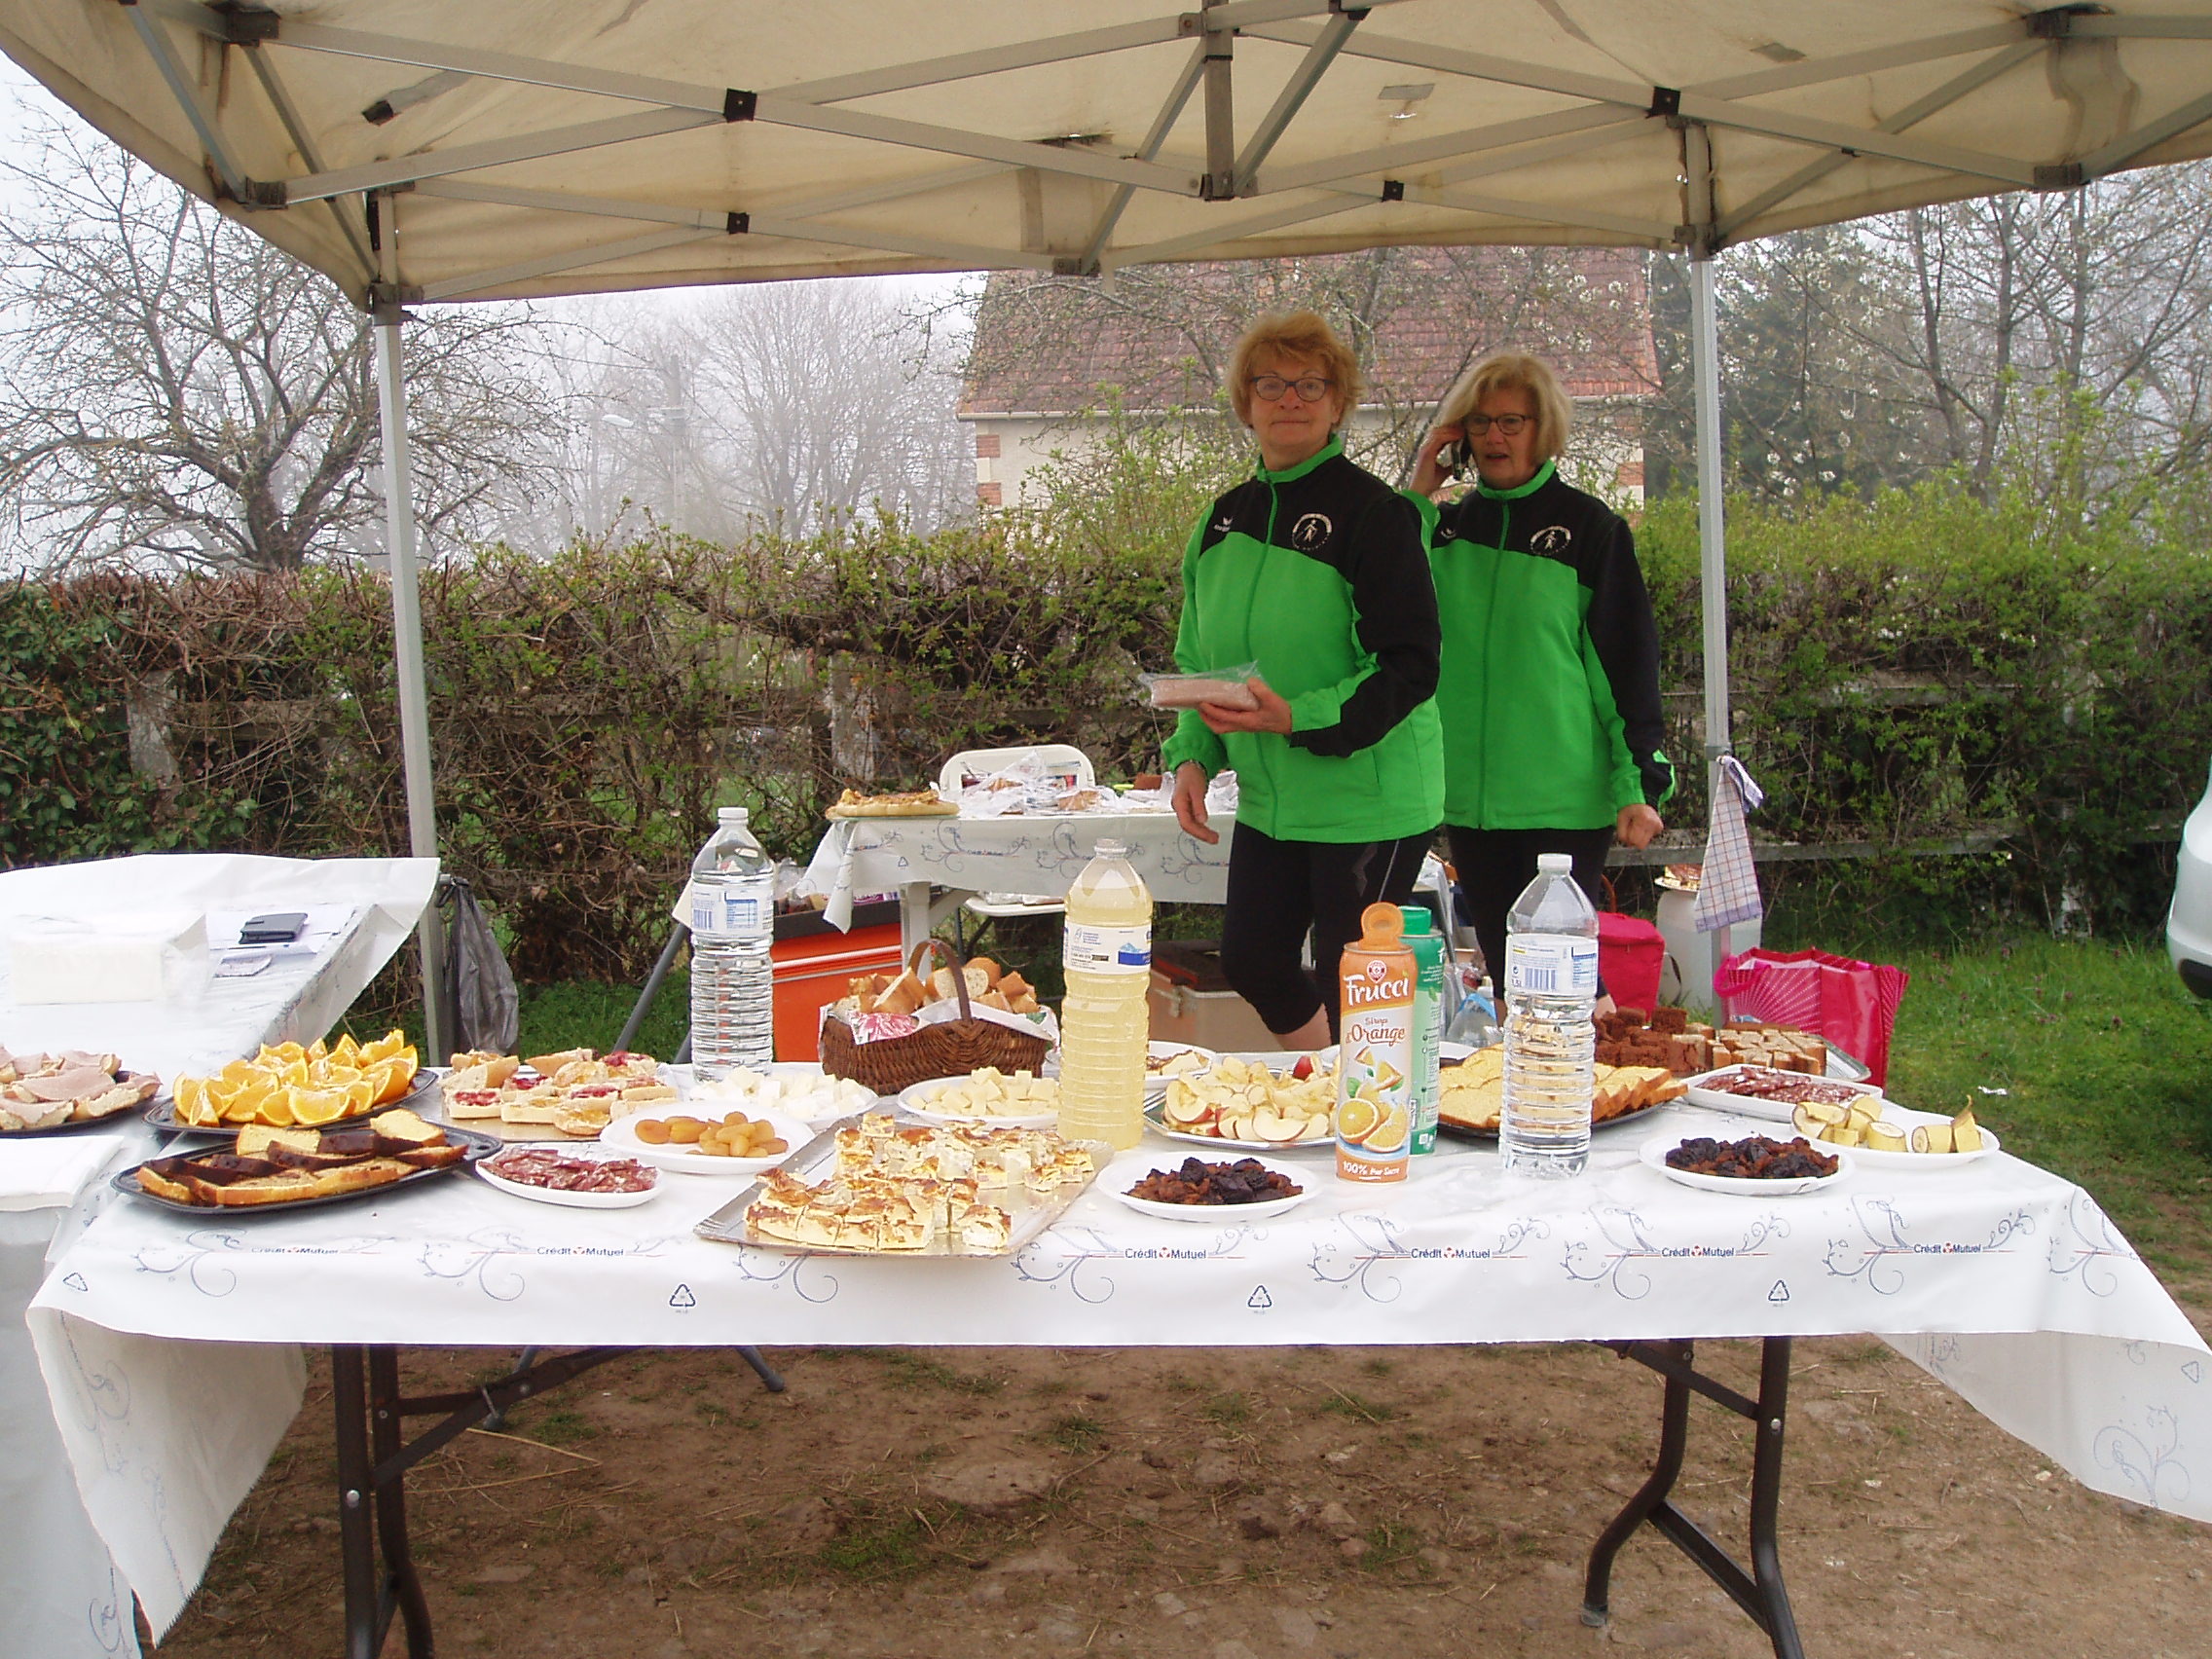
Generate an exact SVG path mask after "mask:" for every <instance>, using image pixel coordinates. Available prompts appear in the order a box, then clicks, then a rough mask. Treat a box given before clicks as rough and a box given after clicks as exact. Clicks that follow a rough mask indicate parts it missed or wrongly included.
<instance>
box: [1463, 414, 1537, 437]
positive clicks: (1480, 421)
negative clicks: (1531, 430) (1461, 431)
mask: <svg viewBox="0 0 2212 1659" xmlns="http://www.w3.org/2000/svg"><path fill="white" fill-rule="evenodd" d="M1459 424H1460V425H1462V426H1464V427H1466V428H1467V430H1468V431H1470V432H1472V433H1473V434H1474V435H1475V436H1476V437H1478V438H1479V437H1481V436H1482V435H1483V434H1484V433H1485V432H1487V431H1489V430H1490V429H1491V428H1492V427H1493V426H1495V427H1496V428H1497V429H1498V430H1499V431H1501V432H1503V433H1504V434H1505V435H1506V436H1507V437H1509V438H1517V437H1519V436H1520V435H1521V432H1522V429H1523V428H1524V427H1526V426H1527V425H1528V424H1529V417H1528V416H1526V415H1470V416H1468V417H1467V418H1466V419H1465V420H1464V421H1462V422H1460V423H1459Z"/></svg>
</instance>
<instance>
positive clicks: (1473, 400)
mask: <svg viewBox="0 0 2212 1659" xmlns="http://www.w3.org/2000/svg"><path fill="white" fill-rule="evenodd" d="M1572 419H1573V406H1572V405H1571V404H1569V403H1568V401H1567V393H1566V392H1565V391H1563V390H1562V389H1561V388H1560V385H1559V382H1558V380H1557V379H1555V378H1554V377H1553V375H1552V372H1551V370H1550V369H1549V368H1547V367H1546V366H1545V365H1544V364H1543V363H1542V362H1541V361H1540V360H1539V359H1537V358H1535V357H1530V356H1525V355H1522V354H1520V353H1518V352H1501V353H1499V354H1497V355H1494V356H1492V357H1488V358H1485V359H1484V360H1483V361H1482V362H1479V363H1477V364H1476V365H1475V366H1474V367H1473V368H1471V369H1469V370H1468V371H1467V372H1466V374H1464V375H1462V376H1461V377H1460V378H1459V382H1458V384H1457V385H1456V386H1455V387H1453V388H1452V389H1451V390H1450V391H1449V392H1447V393H1446V394H1445V398H1444V402H1443V404H1442V406H1441V407H1440V408H1439V410H1438V415H1437V424H1436V425H1435V426H1434V427H1433V428H1431V430H1430V431H1429V434H1428V436H1427V437H1426V438H1424V439H1423V440H1422V441H1421V447H1420V454H1419V461H1418V462H1417V464H1416V467H1415V472H1414V479H1413V490H1414V493H1415V495H1416V496H1417V498H1419V501H1420V503H1421V505H1422V507H1423V508H1424V510H1425V511H1426V512H1427V513H1428V514H1429V515H1431V516H1432V518H1433V523H1432V526H1431V530H1430V535H1429V568H1430V570H1431V571H1433V572H1434V574H1435V577H1436V595H1437V608H1438V611H1439V614H1440V617H1441V621H1442V626H1443V645H1444V649H1443V667H1442V672H1441V675H1440V678H1439V680H1438V683H1437V693H1436V701H1437V706H1438V708H1439V709H1440V710H1441V712H1442V714H1443V717H1444V823H1445V833H1446V834H1447V835H1448V836H1449V837H1450V840H1451V844H1452V862H1453V864H1454V865H1455V866H1456V867H1457V870H1458V876H1459V885H1460V886H1461V887H1462V888H1463V889H1464V890H1465V892H1466V895H1467V903H1468V904H1469V905H1470V907H1471V908H1472V909H1473V911H1474V921H1475V935H1476V938H1477V939H1478V940H1481V943H1482V949H1483V960H1484V962H1485V963H1486V964H1487V965H1488V967H1489V969H1490V972H1491V977H1492V979H1493V982H1495V981H1496V979H1497V977H1498V975H1499V974H1500V972H1501V971H1502V966H1503V964H1504V961H1505V914H1506V911H1507V910H1508V909H1509V908H1510V907H1511V906H1512V903H1513V901H1514V900H1515V899H1516V898H1517V897H1519V895H1520V892H1521V890H1522V888H1524V887H1526V886H1527V885H1528V884H1529V882H1530V880H1531V879H1533V877H1534V876H1535V873H1536V855H1537V854H1538V853H1566V854H1568V855H1569V856H1570V857H1572V859H1573V860H1574V879H1575V881H1576V883H1577V884H1578V885H1580V887H1581V888H1582V890H1583V892H1584V893H1586V894H1588V895H1589V897H1590V902H1591V903H1592V904H1593V905H1595V906H1597V907H1598V908H1600V909H1603V908H1604V900H1603V899H1602V898H1601V896H1600V891H1599V890H1600V884H1601V882H1602V881H1603V878H1604V867H1605V850H1606V848H1607V847H1609V846H1610V845H1612V843H1613V842H1615V841H1618V842H1619V843H1620V844H1621V845H1623V846H1626V847H1642V846H1648V845H1649V844H1650V842H1651V838H1652V837H1653V836H1654V835H1656V834H1658V833H1659V831H1660V830H1663V829H1665V828H1666V826H1665V824H1664V823H1663V822H1662V821H1661V819H1660V817H1659V813H1658V808H1659V806H1660V805H1662V804H1663V803H1664V802H1665V801H1666V799H1667V797H1668V796H1669V795H1671V794H1672V793H1674V789H1675V768H1674V764H1673V762H1672V761H1670V760H1669V759H1668V758H1667V756H1666V755H1665V753H1664V752H1663V751H1662V750H1661V748H1660V744H1661V743H1662V742H1663V741H1664V739H1665V723H1664V721H1663V719H1662V718H1661V714H1660V704H1659V630H1658V627H1657V624H1656V623H1655V622H1654V621H1653V620H1652V615H1651V601H1650V598H1649V596H1648V595H1647V594H1646V593H1645V591H1644V587H1643V572H1642V571H1641V570H1640V569H1639V568H1638V566H1637V562H1636V542H1635V538H1634V537H1633V536H1632V535H1630V533H1629V528H1628V526H1627V524H1626V523H1624V522H1623V521H1622V519H1621V518H1620V515H1619V514H1617V513H1615V512H1613V511H1612V509H1610V508H1609V507H1607V506H1606V505H1605V504H1604V502H1603V501H1601V500H1599V499H1598V498H1596V497H1595V496H1590V495H1586V494H1584V493H1583V492H1582V491H1580V490H1577V489H1575V488H1574V487H1573V486H1571V485H1569V484H1567V483H1566V482H1565V481H1564V480H1562V479H1561V477H1560V476H1559V471H1558V465H1557V462H1558V458H1559V455H1560V452H1561V451H1562V450H1563V449H1565V448H1566V446H1567V427H1568V425H1569V424H1570V423H1571V421H1572ZM1470 464H1471V465H1472V467H1473V469H1474V473H1475V484H1474V488H1473V489H1471V490H1469V491H1468V492H1467V493H1466V494H1465V495H1464V496H1462V497H1460V498H1459V499H1458V500H1456V501H1454V502H1452V503H1451V504H1450V505H1448V506H1446V507H1444V508H1443V509H1442V510H1441V511H1439V510H1438V509H1437V508H1436V507H1435V506H1433V505H1432V504H1430V501H1429V498H1431V497H1433V496H1434V495H1435V494H1436V493H1437V492H1438V491H1439V490H1441V489H1442V488H1443V487H1444V485H1445V483H1446V481H1447V480H1448V479H1449V478H1450V477H1451V475H1452V473H1453V472H1454V471H1456V470H1458V469H1460V468H1462V467H1465V466H1468V465H1470ZM1498 988H1499V989H1500V990H1502V989H1503V986H1502V985H1500V986H1499V987H1498ZM1646 1012H1648V1011H1646Z"/></svg>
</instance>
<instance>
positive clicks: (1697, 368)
mask: <svg viewBox="0 0 2212 1659" xmlns="http://www.w3.org/2000/svg"><path fill="white" fill-rule="evenodd" d="M1718 334H1719V327H1718V319H1717V316H1716V314H1715V307H1714V297H1713V255H1712V254H1710V253H1702V254H1693V255H1692V256H1691V259H1690V377H1691V382H1692V386H1693V389H1694V390H1695V393H1696V400H1697V532H1698V579H1699V585H1700V593H1701V596H1702V598H1703V601H1704V611H1705V757H1706V763H1707V767H1708V769H1709V770H1710V769H1711V768H1712V766H1713V765H1714V763H1716V762H1717V761H1718V760H1719V758H1720V756H1723V755H1725V754H1727V753H1728V751H1729V748H1730V743H1729V730H1728V551H1727V540H1726V536H1725V534H1724V531H1723V527H1722V498H1721V492H1722V490H1723V489H1724V488H1725V486H1724V485H1723V484H1722V482H1721V466H1720V461H1721V435H1720V342H1719V339H1718Z"/></svg>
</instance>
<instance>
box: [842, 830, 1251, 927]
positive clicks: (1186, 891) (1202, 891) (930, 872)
mask: <svg viewBox="0 0 2212 1659" xmlns="http://www.w3.org/2000/svg"><path fill="white" fill-rule="evenodd" d="M1213 828H1214V829H1215V830H1216V831H1218V832H1219V833H1220V835H1221V840H1220V841H1219V842H1218V843H1217V844H1216V845H1213V846H1210V847H1209V846H1207V845H1206V844H1205V843H1204V842H1202V841H1198V840H1195V839H1193V838H1192V837H1191V836H1189V835H1186V834H1184V833H1183V829H1182V826H1181V825H1179V824H1177V823H1176V822H1175V817H1174V815H1173V814H1172V813H1165V812H1151V813H1145V812H1086V813H1079V814H1076V815H1074V816H1072V817H1066V818H1043V817H1040V818H1030V817H1009V818H852V819H847V820H846V821H844V822H843V823H841V824H832V825H831V826H830V832H829V833H828V834H827V835H825V836H823V838H822V843H821V845H820V846H819V847H817V848H816V849H815V854H814V859H813V862H812V863H811V864H809V865H808V866H807V870H806V875H805V877H804V879H803V880H802V881H801V882H800V883H799V888H798V891H799V892H801V893H819V894H822V895H824V896H826V897H827V898H828V900H829V904H828V907H827V909H826V912H825V913H826V914H827V915H828V916H829V918H830V921H832V922H833V923H835V924H836V925H837V926H838V927H846V926H849V925H850V923H851V921H852V908H853V896H854V895H855V894H866V893H889V892H892V891H894V890H901V889H905V888H910V887H914V886H918V885H919V886H936V887H945V888H951V889H953V890H954V891H956V892H966V893H1029V894H1049V895H1054V896H1057V895H1059V894H1063V893H1065V892H1066V891H1067V890H1068V888H1069V887H1070V886H1072V885H1073V884H1074V882H1075V878H1076V877H1077V876H1079V875H1081V874H1082V873H1083V866H1085V865H1087V864H1088V863H1089V862H1090V855H1091V852H1092V849H1094V848H1095V847H1096V846H1097V845H1098V843H1099V842H1100V841H1110V840H1111V841H1120V842H1122V843H1123V844H1124V845H1125V846H1126V847H1127V848H1128V849H1129V863H1130V864H1132V865H1134V866H1136V872H1137V874H1139V875H1140V876H1142V877H1144V884H1145V885H1146V886H1147V887H1149V888H1150V889H1151V890H1152V896H1153V898H1154V900H1156V901H1158V902H1160V903H1178V904H1219V903H1222V901H1223V900H1225V899H1226V898H1228V896H1229V844H1230V839H1231V834H1232V831H1233V830H1235V822H1234V820H1233V817H1232V815H1231V814H1229V813H1226V812H1217V813H1215V814H1214V815H1213Z"/></svg>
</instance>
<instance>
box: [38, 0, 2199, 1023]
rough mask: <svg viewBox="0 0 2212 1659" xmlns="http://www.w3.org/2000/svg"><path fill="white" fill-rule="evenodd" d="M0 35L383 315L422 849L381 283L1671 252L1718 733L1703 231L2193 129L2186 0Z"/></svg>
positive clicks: (633, 3)
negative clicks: (1599, 249)
mask: <svg viewBox="0 0 2212 1659" xmlns="http://www.w3.org/2000/svg"><path fill="white" fill-rule="evenodd" d="M924 36H926V37H927V38H926V39H925V38H923V37H924ZM0 49H4V50H5V51H6V52H7V53H8V54H9V55H10V56H12V57H13V58H15V59H16V61H17V62H18V63H20V64H21V65H22V66H23V67H24V68H26V69H27V70H29V71H30V72H31V73H32V74H33V75H35V76H36V77H38V79H39V80H41V81H42V82H44V83H45V84H46V86H47V87H48V88H50V89H51V90H52V91H53V92H55V94H56V95H58V96H59V97H60V98H62V99H63V100H64V101H66V102H67V103H69V104H70V105H71V106H72V107H74V108H75V109H76V110H77V111H79V112H80V113H81V114H82V115H84V116H85V117H86V119H87V120H89V121H91V122H92V124H93V125H95V126H96V127H98V128H100V129H102V130H103V131H105V132H106V133H108V134H109V135H110V136H111V137H113V138H114V139H115V140H116V141H117V142H119V143H121V144H123V145H124V146H125V147H127V148H129V150H131V151H133V152H135V153H136V154H137V155H139V156H141V157H143V158H144V159H145V160H147V161H148V162H150V163H152V164H153V165H154V166H157V167H159V168H161V169H162V170H163V171H164V172H166V173H167V174H168V175H169V176H170V177H172V178H174V179H176V180H177V181H178V182H179V183H181V184H183V185H185V186H186V187H187V188H189V189H191V190H193V191H196V192H198V193H199V194H201V195H203V196H204V197H206V198H207V199H208V200H210V201H213V202H215V203H218V204H219V205H220V206H221V207H222V208H223V210H224V211H225V212H228V213H231V214H232V215H234V216H236V217H238V218H240V220H242V221H243V222H244V223H246V224H248V225H250V226H251V227H252V228H253V229H254V230H255V231H257V232H259V233H260V234H261V235H263V236H265V237H267V238H268V239H269V240H271V241H273V242H275V243H276V244H277V245H279V246H281V247H283V248H285V249H286V250H288V251H289V252H291V253H292V254H294V255H296V256H297V257H298V258H300V259H302V260H304V261H306V262H307V263H308V264H310V265H313V267H314V268H316V269H317V270H319V271H322V272H323V273H325V274H326V275H328V276H330V277H331V278H332V279H333V280H334V281H336V282H337V283H339V284H340V285H341V286H342V287H343V288H344V289H345V290H346V292H347V293H348V294H350V295H351V296H352V297H353V298H354V299H355V300H356V301H358V302H360V303H361V304H362V305H363V306H365V307H367V308H369V309H370V310H371V311H372V312H373V313H374V314H375V316H376V318H377V320H378V321H379V323H380V324H382V325H383V326H382V327H381V328H380V331H379V335H378V343H379V363H380V371H381V372H380V377H379V385H380V387H381V389H382V391H383V394H384V397H385V437H386V454H387V459H388V463H389V464H388V467H387V481H388V487H389V488H388V495H389V511H390V543H391V549H392V595H393V600H392V603H393V610H394V615H395V621H396V625H397V630H398V654H399V678H400V707H401V718H402V729H403V735H404V740H405V746H406V756H407V784H408V795H409V814H410V826H411V833H412V837H413V841H414V846H413V851H414V852H415V853H417V854H418V855H423V856H429V855H433V854H434V853H435V851H436V827H435V823H434V819H433V816H432V811H431V798H430V767H429V753H428V726H427V718H426V713H425V708H424V691H423V682H422V641H421V625H420V619H419V615H418V612H417V608H416V598H415V564H414V535H413V522H412V514H411V511H410V507H409V496H408V484H407V479H408V471H407V445H406V422H405V391H404V387H403V385H402V381H401V375H400V358H399V352H398V350H397V345H396V331H397V328H398V325H399V323H400V321H401V318H402V313H401V309H400V308H402V307H403V306H407V305H419V304H425V303H431V302H440V301H465V300H488V299H502V298H512V297H518V296H536V295H557V294H571V293H585V292H603V291H618V290H627V289H635V288H647V287H658V286H666V285H674V284H687V283H704V282H732V281H759V280H769V279H775V278H784V277H796V276H839V275H859V274H869V273H896V272H932V271H964V270H977V269H1030V270H1037V271H1052V272H1061V273H1067V274H1074V275H1089V274H1095V273H1109V272H1112V271H1113V270H1115V269H1116V268H1117V267H1120V266H1124V265H1135V264H1143V263H1148V262H1153V261H1162V260H1198V259H1244V258H1265V257H1272V256H1277V255H1285V254H1300V253H1316V252H1335V251H1342V250H1345V249H1350V248H1358V247H1365V246H1372V245H1378V244H1427V243H1471V242H1504V243H1531V242H1584V243H1607V244H1624V245H1635V246H1641V247H1651V248H1677V249H1683V250H1686V251H1688V252H1689V253H1690V254H1691V256H1692V258H1693V272H1694V274H1695V281H1694V295H1695V305H1694V310H1693V336H1694V340H1693V344H1694V352H1693V356H1694V373H1695V378H1696V383H1697V399H1696V408H1697V426H1698V453H1699V483H1700V489H1701V500H1702V504H1703V508H1702V510H1703V523H1702V537H1703V542H1704V579H1705V593H1706V596H1707V597H1706V607H1705V645H1706V677H1705V680H1706V691H1705V695H1706V730H1707V734H1708V748H1709V751H1711V752H1712V753H1714V754H1717V753H1718V752H1720V751H1721V750H1723V749H1724V748H1725V747H1726V744H1727V736H1728V730H1729V722H1728V690H1727V666H1726V637H1725V626H1724V624H1725V607H1724V606H1723V605H1722V604H1721V603H1720V602H1719V595H1720V593H1721V581H1722V574H1723V564H1722V557H1721V526H1720V479H1719V443H1718V432H1719V393H1718V379H1717V370H1716V363H1717V354H1716V351H1715V349H1714V304H1713V283H1712V267H1711V264H1710V261H1711V258H1712V256H1713V254H1714V251H1716V250H1717V249H1718V248H1720V247H1721V246H1723V245H1725V244H1726V243H1728V242H1730V241H1735V240H1744V239H1747V238H1751V237H1758V236H1762V235H1767V234H1770V233H1773V232H1777V231H1783V230H1788V229H1793V228H1797V227H1802V226H1807V225H1816V224H1825V223H1830V222H1834V221H1837V220H1844V219H1851V218H1856V217H1859V216H1862V215H1864V214H1869V213H1876V212H1882V211H1886V210H1890V209H1895V208H1899V207H1906V206H1912V205H1916V204H1922V203H1936V202H1942V201H1949V200H1955V199H1958V198H1961V197H1967V196H1973V195H1979V194H1985V193H1989V192H1994V191H2003V190H2016V189H2036V190H2056V189H2067V188H2072V187H2074V186H2077V185H2080V184H2083V183H2084V182H2086V181H2088V180H2091V179H2095V178H2098V177H2100V176H2103V175H2104V174H2107V173H2111V172H2114V171H2117V170H2120V169H2122V168H2126V167H2135V166H2149V165H2152V164H2155V163H2161V162H2172V161H2181V160H2187V159H2192V158H2195V157H2199V156H2202V155H2205V154H2206V153H2208V151H2212V0H2115V3H2113V4H2110V5H2075V6H2062V7H2056V8H2052V9H2047V10H2031V9H2029V8H2027V7H2025V6H2021V5H2014V4H2005V3H2000V0H1858V3H1855V4H1852V5H1848V6H1844V5H1826V4H1805V3H1802V0H1798V3H1791V0H1370V3H1368V4H1366V5H1363V6H1359V7H1352V6H1348V5H1346V4H1345V3H1344V0H1198V3H1197V4H1195V5H1194V6H1192V8H1191V9H1189V10H1182V9H1178V8H1177V7H1176V6H1174V5H1171V4H1166V3H1163V0H1023V3H1021V4H1012V3H1008V0H936V3H934V4H931V5H928V6H913V5H907V6H901V5H895V4H886V3H885V0H816V3H815V4H813V5H811V6H809V7H806V8H804V9H803V10H800V9H793V8H788V7H770V6H768V5H766V4H764V3H761V0H715V3H709V0H474V3H473V4H470V5H465V6H457V5H451V4H440V3H438V0H276V4H274V5H264V4H258V3H255V0H219V3H218V4H214V5H203V4H200V3H198V0H0ZM434 1041H435V1038H434V1037H433V1042H434Z"/></svg>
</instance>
